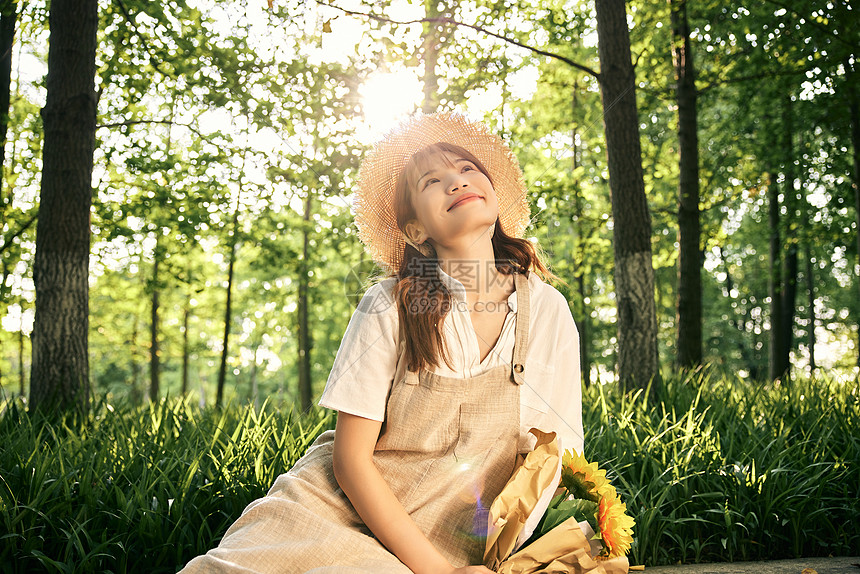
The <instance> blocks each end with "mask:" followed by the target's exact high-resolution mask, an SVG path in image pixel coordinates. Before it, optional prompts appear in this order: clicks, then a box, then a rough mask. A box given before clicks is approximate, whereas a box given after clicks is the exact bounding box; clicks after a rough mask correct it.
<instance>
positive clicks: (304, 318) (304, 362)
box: [297, 192, 313, 411]
mask: <svg viewBox="0 0 860 574" xmlns="http://www.w3.org/2000/svg"><path fill="white" fill-rule="evenodd" d="M312 208H313V194H312V193H311V192H308V195H307V197H306V198H305V212H304V214H303V215H302V260H301V262H300V263H299V289H298V290H299V294H298V308H297V312H298V324H299V348H298V353H299V356H298V370H299V400H300V401H301V405H302V410H303V411H307V410H309V409H310V408H311V406H312V404H311V396H312V394H313V392H312V389H311V346H312V342H311V334H310V326H309V324H308V307H309V304H308V287H309V285H308V282H309V279H308V272H309V271H310V266H309V265H308V256H309V249H308V247H309V244H310V231H311V229H310V228H311V210H312Z"/></svg>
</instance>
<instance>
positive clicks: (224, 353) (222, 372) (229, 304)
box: [215, 197, 241, 408]
mask: <svg viewBox="0 0 860 574" xmlns="http://www.w3.org/2000/svg"><path fill="white" fill-rule="evenodd" d="M239 199H240V197H237V198H236V209H234V210H233V223H232V226H233V237H232V238H231V241H230V263H229V264H228V266H227V301H226V304H225V305H224V346H223V348H222V349H221V366H220V368H219V369H218V391H217V393H216V395H215V406H217V407H219V408H220V407H221V405H222V404H223V401H224V383H225V381H226V379H227V357H228V355H229V352H230V350H229V344H230V323H231V321H232V318H233V268H234V267H235V265H236V250H237V239H238V236H239V206H240V205H241V203H240V202H239Z"/></svg>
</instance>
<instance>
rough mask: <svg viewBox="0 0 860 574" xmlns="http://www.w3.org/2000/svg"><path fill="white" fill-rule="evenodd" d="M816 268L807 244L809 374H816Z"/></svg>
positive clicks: (810, 246) (810, 247)
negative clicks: (814, 274)
mask: <svg viewBox="0 0 860 574" xmlns="http://www.w3.org/2000/svg"><path fill="white" fill-rule="evenodd" d="M813 273H814V269H813V266H812V244H811V243H807V244H806V293H807V295H808V299H807V316H808V318H809V327H807V329H806V341H807V343H806V344H807V346H808V347H809V376H812V375H814V374H815V369H816V368H817V367H816V366H815V320H816V317H815V279H814V276H813Z"/></svg>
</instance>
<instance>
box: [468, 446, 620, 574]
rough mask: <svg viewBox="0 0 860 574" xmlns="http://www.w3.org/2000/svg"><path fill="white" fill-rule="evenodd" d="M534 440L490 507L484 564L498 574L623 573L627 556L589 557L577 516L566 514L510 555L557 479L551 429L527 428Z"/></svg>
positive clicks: (557, 455)
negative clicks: (548, 430) (533, 444)
mask: <svg viewBox="0 0 860 574" xmlns="http://www.w3.org/2000/svg"><path fill="white" fill-rule="evenodd" d="M531 432H532V434H534V435H535V436H536V437H537V444H536V446H535V448H534V450H533V451H532V452H530V453H529V454H528V455H527V456H526V458H525V460H524V461H523V464H522V465H521V466H520V467H519V468H518V469H517V470H516V471H515V472H514V474H513V476H511V478H510V480H509V481H508V483H507V485H505V488H504V489H502V492H501V493H500V494H499V496H498V497H496V499H495V500H494V501H493V504H492V505H491V506H490V525H489V526H490V531H489V534H488V536H487V546H486V551H485V553H484V564H485V565H486V566H487V567H488V568H490V569H491V570H495V571H496V572H498V573H499V574H538V573H546V574H550V573H552V574H556V573H558V574H565V573H566V574H627V572H628V568H629V565H628V561H627V557H626V556H621V557H618V558H612V559H609V560H602V559H597V560H595V559H593V558H592V557H591V553H590V544H589V542H588V539H587V538H586V537H585V533H584V532H583V531H582V529H581V528H580V526H579V524H578V523H577V521H576V519H574V518H568V519H567V520H565V521H564V522H562V523H561V524H559V525H558V526H556V527H555V528H553V529H552V530H551V531H549V532H547V533H546V534H544V535H543V536H541V537H540V538H538V539H537V540H536V541H535V542H533V543H531V544H529V545H528V546H526V547H524V548H521V549H519V550H518V551H517V552H515V553H514V554H513V555H511V552H513V550H514V548H515V547H516V543H517V538H518V536H519V535H520V533H521V532H522V530H523V527H524V525H525V523H526V520H527V519H528V517H529V515H530V514H531V512H532V511H533V510H534V509H535V506H536V505H537V503H538V500H539V499H540V498H541V495H542V494H543V493H544V491H545V490H546V489H547V488H548V487H552V486H554V485H555V484H557V481H558V477H557V474H556V470H557V469H558V464H559V457H560V453H559V447H558V441H557V440H556V437H555V433H544V432H541V431H539V430H537V429H532V430H531Z"/></svg>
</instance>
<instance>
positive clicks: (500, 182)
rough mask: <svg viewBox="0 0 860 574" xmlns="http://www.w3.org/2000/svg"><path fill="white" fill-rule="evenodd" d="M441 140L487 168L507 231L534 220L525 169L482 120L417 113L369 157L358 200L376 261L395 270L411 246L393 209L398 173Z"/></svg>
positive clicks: (358, 218)
mask: <svg viewBox="0 0 860 574" xmlns="http://www.w3.org/2000/svg"><path fill="white" fill-rule="evenodd" d="M439 142H445V143H450V144H454V145H457V146H460V147H462V148H464V149H466V150H468V151H470V152H471V153H472V154H474V155H475V157H476V158H478V160H480V162H481V163H482V164H484V167H486V168H487V171H488V172H489V173H490V176H491V178H492V180H493V187H494V189H495V190H496V195H497V197H498V200H499V221H500V222H501V225H502V228H503V229H504V230H505V233H507V234H508V235H510V236H512V237H522V234H523V232H524V231H525V229H526V227H527V226H528V224H529V215H530V214H529V205H528V201H527V199H526V187H525V181H524V179H523V172H522V170H521V169H520V164H519V161H517V158H516V156H515V155H514V154H513V152H512V151H511V150H510V148H509V147H508V146H507V144H505V142H504V140H502V138H500V137H499V136H497V135H495V134H493V133H491V132H490V131H489V130H487V128H486V126H484V125H483V124H481V123H478V122H472V121H470V120H469V119H468V118H466V117H464V116H462V115H460V114H456V113H450V112H443V113H436V114H427V115H425V114H418V115H415V116H412V117H410V118H409V119H407V120H405V121H404V122H403V123H401V124H400V125H399V126H397V127H396V128H395V129H393V130H391V131H390V132H389V133H388V134H387V135H386V136H385V137H384V138H383V139H382V140H380V141H379V142H378V143H377V144H376V146H374V148H373V149H372V150H371V151H370V152H369V153H368V155H367V157H365V159H364V161H363V162H362V164H361V169H360V170H359V174H358V190H357V192H356V194H355V201H354V208H355V223H356V226H357V227H358V236H359V238H360V239H361V241H362V243H364V245H365V247H366V248H367V250H368V252H369V253H370V256H371V257H372V258H373V259H374V261H376V262H377V263H379V264H380V265H382V266H384V267H385V268H387V270H388V271H389V272H391V273H396V272H397V271H398V270H399V268H400V263H401V261H402V258H403V249H404V247H405V246H406V239H405V237H404V236H403V233H402V232H401V231H400V229H399V228H398V227H397V219H396V216H395V210H394V188H395V185H396V183H397V177H398V175H399V174H400V172H401V171H403V169H404V167H405V166H406V164H407V163H408V162H409V160H410V159H411V158H412V156H413V155H414V154H415V153H416V152H418V151H420V150H422V149H424V148H426V147H427V146H430V145H433V144H435V143H439Z"/></svg>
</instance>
